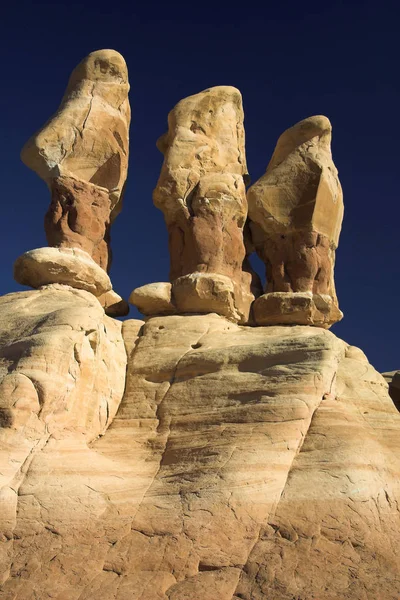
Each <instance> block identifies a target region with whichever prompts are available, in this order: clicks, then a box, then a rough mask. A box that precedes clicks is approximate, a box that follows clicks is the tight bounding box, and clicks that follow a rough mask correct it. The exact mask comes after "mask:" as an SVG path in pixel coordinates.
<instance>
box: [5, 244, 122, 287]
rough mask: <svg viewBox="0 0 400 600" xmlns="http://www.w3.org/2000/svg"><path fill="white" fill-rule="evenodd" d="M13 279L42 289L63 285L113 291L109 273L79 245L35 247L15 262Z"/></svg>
mask: <svg viewBox="0 0 400 600" xmlns="http://www.w3.org/2000/svg"><path fill="white" fill-rule="evenodd" d="M14 279H15V280H16V281H17V282H18V283H20V284H21V285H29V286H30V287H33V288H40V287H41V286H43V285H49V284H52V283H58V284H64V285H68V286H71V287H73V288H76V289H80V290H85V291H87V292H91V293H92V294H93V295H94V296H101V295H102V294H105V293H106V292H108V291H110V290H111V287H112V286H111V281H110V278H109V276H108V275H107V273H106V272H105V271H103V269H101V268H100V267H99V265H98V264H97V263H95V262H94V260H93V259H92V258H91V257H90V256H89V254H88V253H87V252H84V251H83V250H80V249H79V248H36V249H35V250H29V251H28V252H25V254H22V255H21V256H20V257H19V258H17V260H16V261H15V263H14Z"/></svg>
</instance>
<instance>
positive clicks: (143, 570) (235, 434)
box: [0, 50, 400, 600]
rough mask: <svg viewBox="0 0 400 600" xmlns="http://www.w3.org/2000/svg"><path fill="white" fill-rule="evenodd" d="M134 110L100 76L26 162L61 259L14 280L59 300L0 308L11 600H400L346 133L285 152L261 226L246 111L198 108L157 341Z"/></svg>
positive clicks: (193, 113) (163, 195)
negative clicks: (128, 242) (135, 246)
mask: <svg viewBox="0 0 400 600" xmlns="http://www.w3.org/2000/svg"><path fill="white" fill-rule="evenodd" d="M127 93H128V81H127V73H126V66H125V63H124V61H123V59H122V57H121V56H120V55H119V54H118V53H115V52H114V51H108V50H107V51H99V52H95V53H92V54H90V55H89V56H88V57H87V59H85V60H84V61H83V63H81V65H79V66H78V67H77V69H75V71H74V73H73V74H72V77H71V80H70V83H69V86H68V89H67V92H66V95H65V97H64V99H63V102H62V104H61V107H60V109H59V111H58V113H57V114H56V115H55V116H54V117H53V118H52V119H51V120H50V121H49V123H48V124H47V125H46V126H45V127H44V128H43V130H42V131H41V132H39V134H37V135H36V137H35V138H34V139H33V140H31V141H30V142H29V143H28V145H27V146H26V147H25V149H24V151H23V158H24V160H25V162H26V163H27V164H28V165H29V166H31V167H32V168H33V169H34V170H36V171H37V172H38V173H39V175H40V176H41V177H43V179H45V180H46V181H47V183H48V184H49V187H50V189H51V191H52V204H51V207H50V209H49V212H48V214H47V216H46V230H47V235H48V240H49V243H50V244H51V245H54V246H55V247H50V248H40V249H36V250H32V251H30V252H27V253H25V254H24V255H22V256H21V257H20V258H19V259H17V261H16V263H15V267H14V271H15V278H16V279H17V281H19V282H20V283H22V284H26V285H30V286H32V287H34V288H38V289H36V290H35V291H29V292H20V293H15V294H9V295H7V296H3V297H2V298H0V461H1V462H0V600H34V599H40V600H45V599H47V598H49V599H50V598H57V600H98V599H99V598H101V600H128V599H129V600H135V599H136V600H264V599H273V600H294V599H296V600H312V599H313V600H336V599H339V598H340V599H341V600H367V599H369V598H374V599H377V600H398V599H399V597H400V527H399V525H400V415H399V413H398V411H397V410H396V408H395V406H394V405H393V402H392V400H391V399H390V397H389V395H388V385H387V383H386V381H385V379H384V378H383V377H382V376H381V375H379V374H378V373H377V372H376V371H375V370H374V369H373V367H372V366H371V365H370V364H369V363H368V360H367V358H366V357H365V355H364V354H363V352H362V351H361V350H359V349H358V348H355V347H352V346H349V345H348V344H346V343H345V342H343V341H342V340H340V339H338V338H337V337H336V336H335V335H333V334H332V333H331V332H329V331H327V328H328V327H329V326H330V325H331V324H332V323H333V322H335V321H336V320H338V319H339V318H340V317H341V313H340V311H339V308H338V303H337V298H336V294H335V288H334V281H333V266H334V255H335V249H336V247H337V243H338V237H339V232H340V226H341V220H342V214H343V203H342V195H341V188H340V183H339V180H338V178H337V171H336V169H335V166H334V164H333V162H332V157H331V153H330V135H331V126H330V123H329V121H328V120H327V119H326V118H325V117H312V118H310V119H306V120H305V121H302V122H301V123H299V124H297V125H296V126H295V127H293V128H291V129H290V130H288V131H287V132H285V133H284V134H283V135H282V136H281V138H280V139H279V141H278V145H277V147H276V149H275V152H274V155H273V157H272V159H271V162H270V164H269V166H268V169H267V172H266V174H265V175H264V177H262V178H261V179H260V181H259V182H257V183H256V184H255V185H254V186H253V187H252V188H251V189H250V191H249V217H250V218H249V219H247V217H248V215H247V200H246V194H245V183H246V182H247V167H246V160H245V153H244V129H243V109H242V101H241V96H240V93H239V92H238V90H236V89H235V88H231V87H217V88H212V89H210V90H206V91H205V92H202V93H200V94H197V95H195V96H191V97H189V98H186V99H185V100H182V101H181V102H180V103H178V105H177V106H176V107H175V108H174V109H173V111H172V112H171V113H170V115H169V128H168V133H167V134H166V135H165V136H163V137H162V138H161V139H160V140H159V148H160V149H161V151H162V152H163V154H164V164H163V167H162V171H161V175H160V179H159V181H158V184H157V187H156V189H155V191H154V202H155V204H156V205H157V206H158V207H159V208H161V210H162V211H163V212H164V215H165V220H166V223H167V226H168V231H169V244H170V253H171V273H170V278H171V282H159V283H150V284H148V285H144V286H142V287H140V288H137V289H136V290H134V291H133V292H132V294H131V297H130V302H132V303H133V304H135V305H136V306H137V307H138V308H139V309H140V310H141V311H142V312H143V314H144V315H146V322H144V321H142V320H133V319H131V320H127V321H124V323H121V322H120V321H117V320H115V319H113V318H110V317H108V316H106V315H105V312H108V314H112V315H120V314H126V312H127V308H128V307H127V304H126V303H125V302H124V301H123V299H122V298H121V297H120V296H119V295H118V294H116V293H115V292H114V291H113V290H112V286H111V282H110V279H109V277H108V275H107V272H106V269H107V268H108V266H109V259H110V256H109V247H108V244H109V228H110V223H111V222H112V220H113V218H114V217H115V215H116V214H117V212H118V211H119V210H120V206H121V198H122V193H123V185H124V182H125V178H126V169H127V152H128V125H129V104H128V101H127ZM245 227H246V229H244V228H245ZM254 248H255V249H256V250H257V252H258V253H259V255H260V256H261V258H262V259H263V260H264V262H265V264H266V268H267V288H266V290H265V293H264V294H262V295H259V286H258V283H257V277H256V275H255V274H254V273H253V272H252V271H251V269H250V267H249V266H248V256H246V254H247V255H248V254H250V253H251V252H252V251H253V249H254ZM258 296H259V297H258ZM255 297H256V300H255V301H254V302H253V300H254V298H255ZM252 302H253V306H252V307H251V304H252ZM194 313H197V314H194ZM155 315H156V316H155ZM238 323H239V324H238ZM245 324H247V326H246V325H245ZM248 324H251V325H252V326H251V327H250V326H248ZM283 324H291V325H292V326H291V327H286V326H284V325H283ZM254 325H263V326H258V327H257V326H254ZM266 325H269V326H266ZM308 325H313V326H312V327H310V326H308ZM318 325H321V327H318ZM396 377H397V375H395V376H394V377H392V378H391V379H390V385H391V388H392V389H394V384H393V382H395V381H396ZM386 378H387V380H388V381H389V374H386Z"/></svg>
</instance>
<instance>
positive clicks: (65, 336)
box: [0, 285, 126, 598]
mask: <svg viewBox="0 0 400 600" xmlns="http://www.w3.org/2000/svg"><path fill="white" fill-rule="evenodd" d="M125 370H126V351H125V347H124V343H123V340H122V336H121V323H120V322H118V321H114V320H112V319H110V318H109V317H106V316H105V315H104V311H103V309H102V308H101V306H100V304H99V302H98V300H97V299H96V298H95V297H94V296H93V295H92V294H90V293H88V292H85V291H81V290H75V289H72V288H68V287H67V286H58V285H50V286H47V287H45V288H42V289H41V290H38V291H29V292H21V293H15V294H8V295H7V296H3V297H1V298H0V423H1V428H0V448H1V452H0V463H1V469H0V472H1V477H0V482H1V491H0V504H1V508H0V530H1V544H0V547H1V549H0V566H1V569H0V581H1V582H3V581H4V579H7V577H9V576H11V578H12V579H13V578H14V583H17V586H16V588H15V590H18V591H16V593H17V594H18V595H19V597H20V598H33V597H34V595H35V592H34V591H33V590H34V586H33V587H32V586H31V585H30V583H29V581H27V577H26V576H25V575H27V576H28V573H30V572H34V571H36V570H37V569H38V568H41V567H40V565H43V566H44V563H46V564H47V563H48V561H49V560H50V554H51V552H52V548H54V547H53V546H52V544H51V543H50V544H49V540H55V539H57V538H56V536H57V535H58V534H57V533H56V530H57V525H55V523H56V522H58V515H62V514H64V515H65V517H66V518H69V517H70V516H71V514H72V513H73V512H74V510H73V508H72V505H71V502H70V500H71V498H72V497H73V496H74V495H75V491H74V490H75V483H74V481H76V477H77V476H76V474H74V473H75V470H76V468H77V465H76V464H75V463H74V460H72V462H69V457H70V456H72V457H73V456H74V451H75V449H76V448H81V447H82V448H87V447H88V446H87V444H88V443H90V442H91V441H92V440H94V439H95V438H97V437H98V436H99V435H101V434H103V433H104V431H105V430H106V429H107V427H108V425H109V423H110V422H111V420H112V419H113V416H114V415H115V413H116V410H117V408H118V406H119V403H120V400H121V397H122V394H123V391H124V385H125ZM64 468H65V469H66V470H67V471H68V477H67V478H66V479H65V478H64V477H63V469H64ZM89 472H90V469H89V470H88V471H87V472H86V475H88V476H89ZM89 477H90V476H89ZM88 483H89V482H88V481H86V482H85V485H86V484H88ZM83 488H84V486H83ZM82 501H83V497H81V498H80V500H78V499H77V498H76V499H75V501H74V502H75V503H77V504H78V505H79V506H78V509H79V507H80V509H79V510H84V508H83V504H82ZM81 533H82V532H81ZM47 534H48V535H49V536H50V537H49V538H48V539H46V535H47ZM36 536H37V537H36ZM60 539H61V538H60ZM35 540H37V541H35ZM79 540H80V541H79ZM79 540H78V538H77V539H76V543H78V544H79V543H80V542H81V541H82V538H80V537H79ZM26 544H28V545H29V544H32V548H31V549H30V550H29V552H28V554H29V557H28V555H26V549H27V548H26ZM56 545H57V544H56ZM32 570H33V571H32ZM44 570H45V571H46V572H47V575H45V577H48V576H49V575H48V573H49V572H51V571H52V570H53V572H54V565H51V564H49V565H47V567H44ZM70 576H71V574H70ZM50 577H51V576H50ZM28 579H29V576H28ZM43 584H44V581H43ZM49 585H50V587H51V586H52V585H53V584H51V582H50V583H49ZM39 588H40V592H39V597H41V598H46V597H49V596H48V591H47V590H46V589H45V588H46V586H45V585H42V584H40V586H39ZM13 589H14V587H13V586H12V587H11V588H8V587H6V588H5V589H3V587H0V590H1V591H0V597H1V598H12V597H14V591H12V590H13Z"/></svg>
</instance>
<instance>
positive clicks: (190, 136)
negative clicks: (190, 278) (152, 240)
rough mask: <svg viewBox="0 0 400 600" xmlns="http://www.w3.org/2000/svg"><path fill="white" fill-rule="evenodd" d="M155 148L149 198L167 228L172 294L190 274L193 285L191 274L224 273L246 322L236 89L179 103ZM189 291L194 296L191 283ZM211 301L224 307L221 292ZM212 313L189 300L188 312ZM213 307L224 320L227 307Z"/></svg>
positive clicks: (243, 171)
mask: <svg viewBox="0 0 400 600" xmlns="http://www.w3.org/2000/svg"><path fill="white" fill-rule="evenodd" d="M158 148H159V149H160V150H161V152H162V153H163V154H164V163H163V166H162V169H161V174H160V178H159V181H158V183H157V187H156V189H155V190H154V194H153V198H154V203H155V205H156V206H157V207H158V208H160V209H161V210H162V211H163V213H164V216H165V220H166V224H167V227H168V233H169V249H170V258H171V270H170V280H171V282H172V284H173V292H174V287H175V286H179V285H180V281H179V280H180V278H181V277H185V276H187V275H194V276H195V277H194V282H196V281H197V279H196V275H197V274H198V273H199V274H208V275H209V278H210V279H212V277H213V274H215V275H221V276H225V277H228V278H229V279H231V280H232V285H233V287H234V301H235V305H236V309H235V312H236V315H235V317H234V319H235V320H240V321H241V322H245V321H247V319H248V315H249V308H250V304H251V301H252V300H253V296H252V294H251V292H250V281H251V276H250V275H249V273H247V272H245V271H243V268H242V267H243V262H244V259H245V247H244V242H243V227H244V224H245V221H246V217H247V201H246V191H245V180H246V181H247V177H248V174H247V166H246V157H245V149H244V128H243V107H242V98H241V95H240V92H239V91H238V90H237V89H235V88H233V87H229V86H219V87H215V88H211V89H209V90H205V91H204V92H201V93H199V94H196V95H194V96H190V97H189V98H185V99H184V100H181V101H180V102H179V103H178V104H177V105H176V106H175V108H174V109H173V110H172V111H171V112H170V114H169V116H168V132H167V133H166V134H165V135H163V136H162V137H161V138H160V140H159V141H158ZM192 288H193V289H192V295H193V297H194V298H197V291H196V285H195V283H194V284H193V286H192ZM176 300H177V308H178V310H181V307H180V300H179V297H177V298H176ZM219 302H220V304H221V305H222V306H224V303H225V299H224V297H221V298H220V299H219ZM203 304H204V303H203ZM214 310H215V307H213V306H211V307H209V308H208V310H207V309H205V308H204V307H203V308H202V310H200V311H199V306H198V303H197V304H196V302H195V305H194V306H193V308H191V310H190V312H213V311H214ZM182 312H187V307H185V308H182ZM218 312H220V314H224V315H225V316H228V317H229V318H231V313H232V311H231V309H230V307H227V308H226V310H225V312H223V311H222V312H221V311H220V310H218Z"/></svg>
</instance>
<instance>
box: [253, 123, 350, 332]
mask: <svg viewBox="0 0 400 600" xmlns="http://www.w3.org/2000/svg"><path fill="white" fill-rule="evenodd" d="M331 132H332V127H331V124H330V122H329V120H328V119H327V118H326V117H323V116H316V117H310V118H308V119H305V120H304V121H300V122H299V123H297V124H296V125H294V127H291V128H290V129H288V130H287V131H285V132H284V133H283V134H282V135H281V137H280V138H279V140H278V143H277V145H276V148H275V151H274V154H273V156H272V158H271V161H270V163H269V165H268V167H267V171H266V173H265V175H263V176H262V177H261V178H260V179H259V180H258V181H257V182H256V183H255V184H254V185H253V186H252V187H251V188H250V189H249V191H248V194H247V195H248V202H249V218H250V229H251V232H252V238H253V243H254V245H255V248H256V250H257V252H258V254H259V256H260V257H261V259H262V260H263V261H264V263H265V266H266V277H267V286H266V290H265V291H266V294H267V295H268V294H269V293H273V292H285V293H287V294H288V296H287V298H288V303H287V306H290V303H291V301H290V298H291V296H290V294H292V293H297V292H311V293H312V294H314V295H316V296H329V297H330V298H331V306H332V311H331V312H330V314H329V315H328V318H327V319H326V320H325V325H327V326H330V325H332V324H333V323H335V322H336V321H338V320H339V319H340V318H341V317H342V314H341V313H340V311H339V309H338V306H337V304H338V303H337V297H336V292H335V285H334V278H333V268H334V264H335V250H336V248H337V245H338V240H339V234H340V229H341V224H342V218H343V196H342V189H341V186H340V182H339V179H338V175H337V169H336V167H335V165H334V163H333V160H332V154H331V146H330V144H331ZM315 304H316V305H317V304H318V298H317V299H316V301H315ZM285 308H286V305H284V306H280V307H278V305H277V306H276V311H275V312H271V311H269V312H268V311H265V314H264V319H263V324H266V323H267V321H268V317H269V316H270V317H271V321H270V323H271V324H273V323H276V322H277V320H279V317H280V316H281V317H282V319H281V321H280V322H281V323H285V322H288V318H289V317H288V315H289V314H291V318H292V323H295V324H301V323H302V321H298V320H296V317H295V311H289V312H286V313H285V312H280V311H285ZM317 309H318V307H317ZM313 312H314V313H315V312H316V310H315V306H312V307H311V308H310V311H309V318H310V320H311V321H312V319H313V316H312V315H313ZM313 324H315V325H321V324H322V323H321V321H320V320H319V321H318V320H317V321H315V322H314V323H313ZM325 325H324V326H325Z"/></svg>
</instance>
